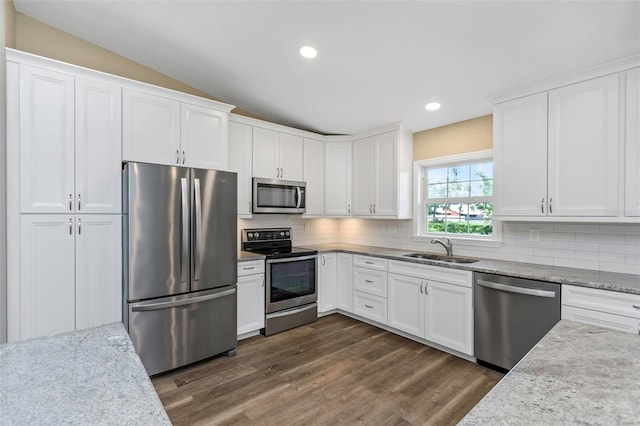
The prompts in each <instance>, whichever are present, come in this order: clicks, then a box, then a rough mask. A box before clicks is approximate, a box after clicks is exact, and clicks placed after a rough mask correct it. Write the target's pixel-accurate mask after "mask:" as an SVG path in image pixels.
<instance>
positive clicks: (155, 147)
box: [122, 89, 186, 165]
mask: <svg viewBox="0 0 640 426" xmlns="http://www.w3.org/2000/svg"><path fill="white" fill-rule="evenodd" d="M122 146H123V150H122V157H123V159H124V160H126V161H142V162H146V163H155V164H172V165H175V164H183V161H184V155H183V153H182V152H181V149H180V102H178V101H176V100H173V99H169V98H166V97H163V96H157V95H154V94H151V93H145V92H139V91H137V90H130V89H124V90H123V93H122ZM185 154H186V153H185Z"/></svg>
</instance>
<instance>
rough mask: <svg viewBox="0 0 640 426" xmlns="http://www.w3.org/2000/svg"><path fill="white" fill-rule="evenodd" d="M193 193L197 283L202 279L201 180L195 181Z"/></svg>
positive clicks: (195, 276) (195, 278) (194, 273)
mask: <svg viewBox="0 0 640 426" xmlns="http://www.w3.org/2000/svg"><path fill="white" fill-rule="evenodd" d="M193 191H194V193H195V216H196V224H195V229H194V231H193V236H194V240H195V248H194V257H193V258H194V262H193V263H194V266H193V279H194V281H197V280H199V279H200V269H201V268H200V266H201V265H200V262H201V261H202V259H201V256H200V252H201V250H202V198H201V194H200V179H197V178H196V179H194V180H193Z"/></svg>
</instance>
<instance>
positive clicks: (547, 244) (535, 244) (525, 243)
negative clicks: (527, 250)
mask: <svg viewBox="0 0 640 426" xmlns="http://www.w3.org/2000/svg"><path fill="white" fill-rule="evenodd" d="M516 247H532V248H544V249H552V248H553V241H529V240H517V241H516Z"/></svg>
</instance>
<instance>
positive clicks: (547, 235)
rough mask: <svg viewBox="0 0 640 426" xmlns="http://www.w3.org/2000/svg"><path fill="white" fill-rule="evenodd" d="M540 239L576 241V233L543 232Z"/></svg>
mask: <svg viewBox="0 0 640 426" xmlns="http://www.w3.org/2000/svg"><path fill="white" fill-rule="evenodd" d="M540 240H543V241H548V240H550V241H575V240H576V234H574V233H571V232H541V233H540Z"/></svg>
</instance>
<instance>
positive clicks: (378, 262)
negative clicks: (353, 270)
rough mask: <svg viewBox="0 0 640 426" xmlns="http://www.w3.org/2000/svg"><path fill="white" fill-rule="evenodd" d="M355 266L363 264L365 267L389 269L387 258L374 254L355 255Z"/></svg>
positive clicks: (381, 269) (380, 269)
mask: <svg viewBox="0 0 640 426" xmlns="http://www.w3.org/2000/svg"><path fill="white" fill-rule="evenodd" d="M353 266H362V267H363V268H369V269H377V270H379V271H386V270H387V259H383V258H381V257H373V256H362V255H359V254H356V255H354V256H353Z"/></svg>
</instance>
